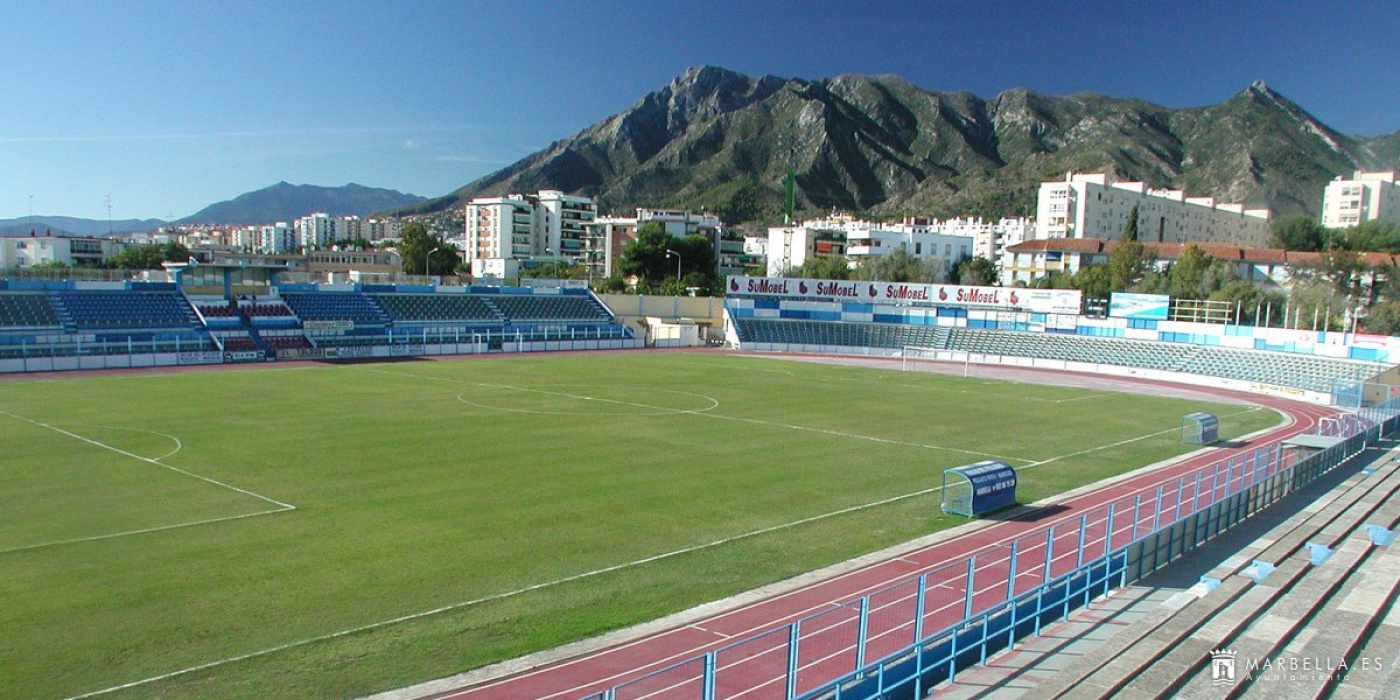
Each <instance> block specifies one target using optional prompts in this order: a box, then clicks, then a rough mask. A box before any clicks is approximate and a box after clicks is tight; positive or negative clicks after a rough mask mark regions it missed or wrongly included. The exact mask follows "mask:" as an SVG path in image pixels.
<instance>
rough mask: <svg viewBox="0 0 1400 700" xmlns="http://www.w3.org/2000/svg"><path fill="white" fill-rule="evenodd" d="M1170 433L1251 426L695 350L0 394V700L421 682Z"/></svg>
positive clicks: (861, 545)
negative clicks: (1010, 472) (954, 476)
mask: <svg viewBox="0 0 1400 700" xmlns="http://www.w3.org/2000/svg"><path fill="white" fill-rule="evenodd" d="M1199 410H1205V411H1212V412H1215V413H1217V414H1218V415H1220V416H1221V417H1222V431H1221V432H1222V435H1223V436H1225V437H1231V436H1237V435H1241V434H1244V433H1248V432H1252V431H1254V430H1257V429H1260V428H1263V427H1266V426H1268V425H1271V424H1273V423H1275V422H1277V420H1278V416H1277V415H1276V414H1274V413H1272V412H1270V411H1263V410H1257V409H1250V408H1248V407H1241V406H1217V405H1211V404H1208V403H1202V402H1197V401H1184V400H1178V399H1165V398H1159V397H1148V396H1135V395H1127V394H1106V393H1102V392H1098V393H1091V392H1086V391H1082V390H1075V389H1067V388H1056V387H1047V386H1027V385H1018V384H1010V383H1005V382H997V381H992V380H983V379H963V378H955V377H947V376H937V375H928V374H921V373H901V372H898V371H893V370H888V371H887V370H875V369H864V368H854V367H841V366H827V365H819V364H809V363H798V362H781V361H775V360H771V359H758V358H746V357H737V356H729V355H718V354H708V353H686V354H662V353H656V354H639V353H622V354H594V355H589V354H578V355H553V356H533V357H532V356H512V357H498V358H484V359H467V360H459V361H442V362H403V363H391V364H361V365H341V366H333V365H317V366H308V367H298V368H268V369H263V368H252V369H247V370H241V369H240V370H231V371H214V372H194V373H171V374H139V375H113V376H107V377H96V378H71V379H70V378H60V379H57V380H54V381H39V382H25V381H20V382H0V446H2V447H0V599H3V601H4V603H3V606H0V697H25V698H69V697H74V696H80V695H85V694H89V693H95V692H98V691H104V690H108V689H112V688H115V687H117V686H123V685H126V684H134V685H131V686H130V687H127V688H125V689H121V690H111V691H110V692H105V693H101V694H100V695H98V697H111V698H136V697H163V698H174V697H179V698H184V697H190V698H208V697H219V698H269V697H287V698H304V697H348V696H355V695H360V694H365V693H370V692H374V691H379V690H384V689H388V688H392V687H396V686H400V685H404V684H408V683H412V682H417V681H422V680H426V679H429V678H435V677H441V676H445V675H450V674H453V673H457V672H461V671H464V670H468V669H470V668H475V667H479V666H482V665H485V664H487V663H491V662H494V661H498V660H502V659H505V658H510V657H513V656H516V655H519V654H523V653H526V652H530V651H535V650H539V649H542V648H548V647H551V646H554V645H557V644H560V643H563V642H567V641H570V640H575V639H579V638H582V637H586V636H590V635H594V634H598V633H601V632H604V631H607V630H610V629H616V628H619V627H623V626H627V625H631V624H634V623H638V622H643V621H646V620H649V619H654V618H656V617H659V616H662V615H664V614H667V613H671V612H675V611H678V610H682V609H685V608H687V607H691V606H693V605H697V604H699V603H702V602H706V601H709V600H714V599H717V598H720V597H723V596H726V595H729V594H733V593H737V592H740V591H743V590H747V589H750V588H753V587H756V586H758V585H762V584H765V583H769V582H772V581H776V580H780V579H783V578H786V577H789V576H792V575H795V574H797V573H800V572H803V571H808V570H811V569H815V568H818V567H820V566H824V565H828V564H832V563H835V562H838V561H841V560H844V559H847V558H849V557H852V556H855V555H857V554H860V553H864V552H868V551H873V550H875V549H878V548H881V547H885V546H889V545H892V544H896V543H898V542H902V541H906V540H908V539H911V538H913V537H917V536H919V535H923V534H927V533H929V532H931V531H934V530H936V529H939V528H943V527H948V526H951V525H954V524H958V523H959V522H961V521H960V520H959V519H955V518H953V517H951V516H943V515H940V514H939V513H938V505H937V503H938V501H937V494H936V493H935V494H925V495H921V496H916V497H909V498H904V499H897V500H894V501H892V502H890V503H887V504H884V505H879V506H874V507H870V508H864V509H855V510H852V511H850V512H847V513H844V514H841V515H836V516H832V517H827V518H818V519H815V520H811V521H810V522H806V523H804V524H800V525H794V526H791V527H780V526H783V525H785V524H788V523H793V522H794V521H799V520H803V519H809V518H813V516H819V515H822V514H825V513H832V512H834V511H839V510H842V509H849V508H851V507H853V506H859V505H862V504H868V503H872V502H875V501H880V500H882V499H890V498H892V497H896V496H900V495H904V494H910V493H913V492H916V491H920V490H923V489H927V488H929V487H931V486H936V485H937V484H938V483H939V482H940V478H941V470H942V469H944V468H946V467H950V466H956V465H959V464H966V463H969V462H974V461H979V460H981V459H987V458H990V457H997V458H1002V459H1006V460H1008V461H1010V462H1011V463H1012V464H1014V465H1016V466H1018V467H1022V468H1023V469H1024V471H1023V472H1022V481H1021V489H1020V500H1021V501H1022V502H1028V501H1030V500H1034V499H1038V498H1042V497H1045V496H1048V495H1051V494H1054V493H1058V492H1060V491H1063V490H1065V489H1068V488H1072V487H1074V486H1078V485H1082V484H1086V483H1090V482H1093V481H1097V480H1099V479H1102V478H1104V477H1106V476H1109V475H1112V474H1117V473H1121V472H1123V471H1127V470H1130V469H1133V468H1137V467H1139V466H1142V465H1145V464H1148V463H1151V462H1154V461H1157V460H1160V459H1164V458H1166V457H1169V456H1172V455H1175V454H1180V453H1182V452H1185V451H1187V450H1188V449H1189V448H1188V446H1184V445H1182V444H1180V442H1179V435H1178V430H1179V426H1180V416H1181V415H1182V414H1184V413H1188V412H1192V411H1199ZM1117 443H1121V444H1117ZM1111 445H1112V446H1111ZM1100 447H1102V448H1103V449H1093V448H1100ZM1047 460H1049V461H1047ZM1042 462H1043V463H1042ZM1033 463H1042V464H1038V465H1037V466H1033V467H1030V466H1029V465H1031V464H1033ZM1026 467H1029V468H1026ZM767 529H771V531H769V532H766V533H764V534H761V535H756V536H749V537H739V538H738V539H733V540H731V541H727V542H725V543H723V544H718V545H714V546H699V547H698V548H696V547H697V546H698V545H705V544H706V543H712V542H716V541H721V540H727V539H728V538H734V537H736V536H740V535H744V534H745V533H752V532H755V531H759V530H767ZM687 548H695V549H693V550H691V551H687V552H685V553H683V554H677V555H675V556H669V557H663V558H660V559H656V560H653V561H649V562H648V563H643V564H636V565H629V562H636V561H638V560H642V559H648V558H652V557H656V556H657V555H661V554H665V553H668V552H675V551H677V550H683V549H687ZM610 567H613V568H611V569H610V570H608V571H605V572H603V573H596V574H592V575H586V574H588V573H589V572H596V571H598V570H600V569H608V568H610ZM561 580H562V582H560V581H561ZM551 582H558V583H551ZM522 589H529V590H525V591H524V592H519V591H521V590H522ZM194 668H200V669H201V670H196V671H188V670H189V669H194Z"/></svg>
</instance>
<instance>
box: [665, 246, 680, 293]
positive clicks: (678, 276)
mask: <svg viewBox="0 0 1400 700" xmlns="http://www.w3.org/2000/svg"><path fill="white" fill-rule="evenodd" d="M672 255H674V256H676V284H680V282H681V254H680V253H677V252H676V251H674V250H671V249H670V248H667V249H666V257H668V258H669V257H671V256H672Z"/></svg>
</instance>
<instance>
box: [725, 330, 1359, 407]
mask: <svg viewBox="0 0 1400 700" xmlns="http://www.w3.org/2000/svg"><path fill="white" fill-rule="evenodd" d="M735 325H736V326H737V328H738V331H739V338H740V340H741V342H756V343H772V344H786V345H826V346H837V347H870V348H887V349H890V350H898V349H900V348H903V347H910V346H917V347H923V348H929V349H932V350H955V351H960V352H968V353H975V354H980V355H1002V356H1010V357H1030V358H1039V359H1046V360H1057V361H1063V362H1083V363H1090V364H1101V365H1117V366H1125V367H1139V368H1143V369H1153V370H1161V371H1166V372H1180V373H1184V374H1197V375H1203V376H1210V377H1222V378H1225V379H1237V380H1242V381H1249V382H1260V383H1266V384H1273V385H1276V386H1287V387H1296V388H1300V389H1308V390H1311V391H1318V392H1324V393H1326V392H1331V391H1333V390H1334V389H1335V385H1336V382H1337V381H1338V380H1344V381H1361V380H1365V379H1368V378H1370V377H1372V376H1374V375H1375V374H1376V373H1378V372H1380V371H1381V370H1382V369H1384V366H1383V365H1380V364H1376V363H1370V362H1357V361H1351V360H1340V359H1333V358H1326V357H1316V356H1311V355H1298V354H1292V353H1283V352H1270V351H1266V350H1246V349H1240V348H1226V347H1222V346H1210V345H1194V344H1187V343H1166V342H1158V341H1148V340H1128V339H1123V338H1099V337H1093V336H1082V335H1072V334H1067V333H1037V332H1027V331H1003V330H991V329H984V328H964V327H951V326H913V325H902V324H886V323H849V322H828V321H794V320H783V319H769V318H736V319H735Z"/></svg>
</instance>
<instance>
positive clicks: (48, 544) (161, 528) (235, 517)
mask: <svg viewBox="0 0 1400 700" xmlns="http://www.w3.org/2000/svg"><path fill="white" fill-rule="evenodd" d="M290 510H292V509H290V508H273V509H271V510H260V511H258V512H256V513H244V514H243V515H229V516H226V517H222V518H210V519H208V520H193V521H190V522H187V523H176V524H174V525H160V526H157V527H148V528H145V529H143V530H127V531H126V532H113V533H110V534H106V535H93V536H91V537H78V538H75V539H71V540H54V541H52V542H40V543H39V544H27V545H24V546H22V547H11V548H10V549H0V554H10V553H12V552H23V551H26V550H30V549H42V548H44V547H57V546H59V545H65V544H78V543H80V542H96V541H99V540H112V539H116V538H118V537H129V536H131V535H145V534H149V533H152V532H164V531H165V530H180V529H183V528H187V527H194V526H196V525H212V524H214V523H224V522H228V521H230V520H244V519H247V518H256V517H258V516H260V515H272V514H273V513H286V512H289V511H290Z"/></svg>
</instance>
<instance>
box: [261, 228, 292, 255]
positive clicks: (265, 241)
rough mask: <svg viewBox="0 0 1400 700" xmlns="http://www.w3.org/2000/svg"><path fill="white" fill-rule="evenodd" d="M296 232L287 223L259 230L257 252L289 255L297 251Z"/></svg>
mask: <svg viewBox="0 0 1400 700" xmlns="http://www.w3.org/2000/svg"><path fill="white" fill-rule="evenodd" d="M296 247H297V234H296V231H295V230H294V229H293V228H292V227H291V226H288V225H287V222H285V221H279V222H277V223H275V224H273V225H271V226H261V227H259V228H258V243H257V250H258V252H259V253H288V252H291V251H293V250H296Z"/></svg>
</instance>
